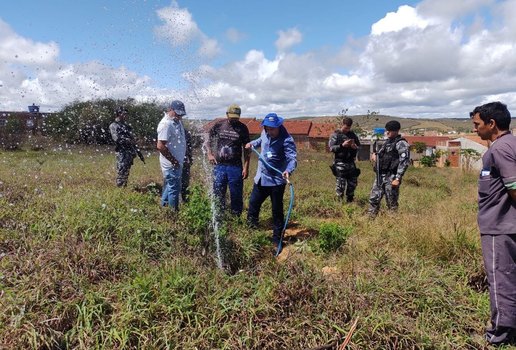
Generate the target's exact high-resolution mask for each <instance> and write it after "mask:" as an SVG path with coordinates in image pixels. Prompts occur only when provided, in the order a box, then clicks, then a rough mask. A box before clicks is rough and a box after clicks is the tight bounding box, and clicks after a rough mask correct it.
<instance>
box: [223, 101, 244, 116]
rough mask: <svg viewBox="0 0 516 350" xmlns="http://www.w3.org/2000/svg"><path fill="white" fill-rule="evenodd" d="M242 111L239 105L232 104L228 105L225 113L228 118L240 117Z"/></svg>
mask: <svg viewBox="0 0 516 350" xmlns="http://www.w3.org/2000/svg"><path fill="white" fill-rule="evenodd" d="M241 113H242V110H241V109H240V106H239V105H236V104H232V105H231V106H229V107H228V110H227V111H226V115H227V116H228V118H240V114H241Z"/></svg>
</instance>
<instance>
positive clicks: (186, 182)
mask: <svg viewBox="0 0 516 350" xmlns="http://www.w3.org/2000/svg"><path fill="white" fill-rule="evenodd" d="M189 186H190V163H189V162H185V163H184V164H183V173H182V175H181V199H182V200H183V203H186V202H188V195H189V194H190V191H189V190H188V187H189Z"/></svg>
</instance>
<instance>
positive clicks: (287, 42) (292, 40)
mask: <svg viewBox="0 0 516 350" xmlns="http://www.w3.org/2000/svg"><path fill="white" fill-rule="evenodd" d="M301 41H303V34H301V32H300V31H299V30H297V29H296V28H290V29H288V30H286V31H283V30H280V31H279V32H278V40H276V42H275V43H274V44H275V45H276V48H277V49H278V51H279V52H283V51H286V50H288V49H290V48H291V47H292V46H294V45H297V44H299V43H301Z"/></svg>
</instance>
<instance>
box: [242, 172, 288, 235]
mask: <svg viewBox="0 0 516 350" xmlns="http://www.w3.org/2000/svg"><path fill="white" fill-rule="evenodd" d="M284 193H285V185H278V186H262V185H261V183H260V182H258V183H257V184H254V186H253V191H252V192H251V198H250V199H249V210H248V212H247V222H248V223H249V224H250V225H251V226H258V220H259V216H260V209H261V207H262V204H263V202H265V200H266V199H267V197H271V204H272V221H273V228H272V240H273V241H274V243H279V240H280V238H281V232H282V231H283V225H284V224H285V223H284V220H285V217H284V214H283V194H284Z"/></svg>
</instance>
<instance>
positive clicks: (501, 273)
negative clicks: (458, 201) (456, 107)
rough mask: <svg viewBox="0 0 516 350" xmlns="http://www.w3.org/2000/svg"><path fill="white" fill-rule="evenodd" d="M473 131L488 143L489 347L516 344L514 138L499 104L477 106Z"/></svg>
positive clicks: (483, 225) (483, 182) (484, 184)
mask: <svg viewBox="0 0 516 350" xmlns="http://www.w3.org/2000/svg"><path fill="white" fill-rule="evenodd" d="M470 116H471V118H472V121H473V126H474V130H475V132H476V133H477V134H478V136H480V138H482V140H487V141H490V142H491V146H490V147H489V149H488V150H487V151H486V153H485V154H484V155H483V157H482V170H481V172H480V177H479V181H478V226H479V229H480V240H481V245H482V255H483V258H484V266H485V270H486V274H487V282H488V284H489V297H490V304H491V326H490V327H489V328H488V329H487V330H486V334H485V337H486V340H487V341H488V343H490V344H492V345H501V344H509V343H511V344H514V343H515V342H516V136H514V135H511V133H510V131H509V130H510V129H509V127H510V123H511V114H510V113H509V110H508V109H507V106H506V105H505V104H503V103H501V102H491V103H487V104H484V105H482V106H478V107H475V109H474V110H473V112H471V113H470Z"/></svg>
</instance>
